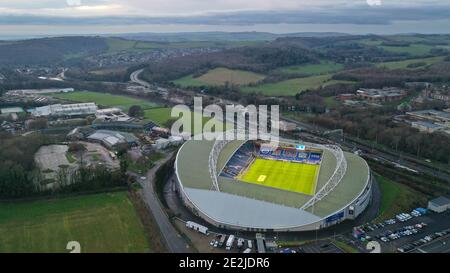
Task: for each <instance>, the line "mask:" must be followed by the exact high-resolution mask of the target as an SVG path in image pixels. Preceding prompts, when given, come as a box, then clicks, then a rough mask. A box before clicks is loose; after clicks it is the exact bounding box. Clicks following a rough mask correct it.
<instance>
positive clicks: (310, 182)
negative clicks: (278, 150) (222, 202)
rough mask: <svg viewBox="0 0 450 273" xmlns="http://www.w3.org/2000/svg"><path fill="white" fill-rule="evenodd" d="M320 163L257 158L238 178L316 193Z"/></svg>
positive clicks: (273, 186)
mask: <svg viewBox="0 0 450 273" xmlns="http://www.w3.org/2000/svg"><path fill="white" fill-rule="evenodd" d="M319 169H320V168H319V165H312V164H302V163H296V162H287V161H279V160H270V159H261V158H257V159H256V160H255V161H254V162H253V163H252V165H251V166H250V167H249V169H248V170H247V171H245V172H244V173H243V174H240V175H239V177H238V179H239V180H240V181H243V182H247V183H252V184H258V185H262V186H266V187H271V188H276V189H281V190H286V191H292V192H297V193H303V194H307V195H314V192H315V190H316V183H317V177H318V175H319Z"/></svg>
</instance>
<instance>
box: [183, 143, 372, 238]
mask: <svg viewBox="0 0 450 273" xmlns="http://www.w3.org/2000/svg"><path fill="white" fill-rule="evenodd" d="M175 173H176V177H177V180H178V181H177V183H176V185H177V191H178V194H179V196H180V198H181V200H182V202H183V203H184V205H185V206H186V207H188V208H189V209H190V210H191V211H192V212H193V213H194V214H195V215H196V216H198V217H200V218H202V219H203V220H205V221H206V222H208V223H210V224H211V225H213V226H216V227H218V228H223V229H231V230H241V231H255V232H271V231H276V232H289V231H310V230H318V229H323V228H326V227H329V226H332V225H335V224H338V223H340V222H342V221H344V220H346V219H354V218H356V217H358V215H360V214H361V213H362V212H363V211H364V209H365V208H366V207H367V206H368V204H369V203H370V201H371V196H372V194H371V193H372V187H371V185H372V177H371V174H370V169H369V167H368V165H367V163H366V161H365V160H364V159H362V158H361V157H359V156H357V155H355V154H353V153H348V152H344V151H342V150H341V149H340V148H339V147H338V146H335V145H322V144H315V143H307V142H301V143H299V142H297V141H291V140H286V139H283V140H282V141H281V142H279V143H277V144H273V143H270V142H265V141H259V140H258V141H252V140H248V141H245V140H232V141H225V140H216V141H206V140H189V141H187V142H185V143H184V144H183V146H182V147H181V148H180V150H179V151H178V154H177V157H176V162H175Z"/></svg>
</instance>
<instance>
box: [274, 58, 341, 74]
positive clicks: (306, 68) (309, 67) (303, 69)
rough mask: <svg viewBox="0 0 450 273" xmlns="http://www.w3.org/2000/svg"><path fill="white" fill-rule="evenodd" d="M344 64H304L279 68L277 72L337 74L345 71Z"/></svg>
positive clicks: (323, 62)
mask: <svg viewBox="0 0 450 273" xmlns="http://www.w3.org/2000/svg"><path fill="white" fill-rule="evenodd" d="M343 68H344V66H343V65H342V64H338V63H335V62H329V61H321V62H320V63H319V64H303V65H295V66H286V67H282V68H278V69H276V70H275V71H276V72H281V73H287V74H303V75H310V76H312V75H320V74H326V73H331V72H336V71H339V70H341V69H343Z"/></svg>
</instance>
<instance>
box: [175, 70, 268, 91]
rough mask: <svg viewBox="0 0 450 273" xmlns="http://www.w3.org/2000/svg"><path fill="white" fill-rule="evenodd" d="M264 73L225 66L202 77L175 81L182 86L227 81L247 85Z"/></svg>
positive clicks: (259, 79)
mask: <svg viewBox="0 0 450 273" xmlns="http://www.w3.org/2000/svg"><path fill="white" fill-rule="evenodd" d="M264 77H265V76H264V75H261V74H257V73H253V72H250V71H243V70H231V69H227V68H223V67H219V68H215V69H212V70H210V71H208V72H207V73H205V74H203V75H201V76H200V77H196V78H194V77H193V76H192V75H188V76H186V77H183V78H180V79H178V80H175V81H174V82H173V83H175V84H177V85H180V86H208V85H210V86H211V85H212V86H214V85H224V84H226V83H227V82H228V83H230V84H236V85H247V84H250V83H256V82H258V81H261V80H263V79H264Z"/></svg>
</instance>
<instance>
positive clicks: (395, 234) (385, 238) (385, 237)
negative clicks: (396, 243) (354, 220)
mask: <svg viewBox="0 0 450 273" xmlns="http://www.w3.org/2000/svg"><path fill="white" fill-rule="evenodd" d="M426 226H427V224H425V223H420V224H416V225H411V226H405V227H402V228H399V229H397V230H395V231H390V230H388V231H386V232H384V233H382V234H379V235H377V236H375V237H376V238H377V239H379V240H380V241H382V242H384V243H387V242H389V241H393V240H397V239H400V238H402V237H405V236H411V235H413V234H417V233H419V232H422V229H423V228H425V227H426Z"/></svg>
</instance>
